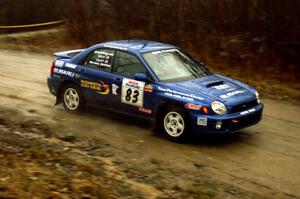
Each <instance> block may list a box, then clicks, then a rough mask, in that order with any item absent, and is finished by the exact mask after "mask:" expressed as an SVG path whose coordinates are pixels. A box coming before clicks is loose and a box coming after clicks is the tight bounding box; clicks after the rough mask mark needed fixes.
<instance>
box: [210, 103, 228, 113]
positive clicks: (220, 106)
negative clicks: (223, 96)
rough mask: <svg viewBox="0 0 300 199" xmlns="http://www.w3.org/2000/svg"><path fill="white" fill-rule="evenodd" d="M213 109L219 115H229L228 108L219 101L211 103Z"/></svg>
mask: <svg viewBox="0 0 300 199" xmlns="http://www.w3.org/2000/svg"><path fill="white" fill-rule="evenodd" d="M211 108H212V110H213V111H214V112H215V113H216V114H218V115H224V114H226V113H227V109H226V106H225V105H224V104H223V103H222V102H219V101H213V102H212V103H211Z"/></svg>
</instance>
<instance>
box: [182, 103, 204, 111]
mask: <svg viewBox="0 0 300 199" xmlns="http://www.w3.org/2000/svg"><path fill="white" fill-rule="evenodd" d="M184 107H185V108H186V109H191V110H197V111H199V110H200V109H201V105H198V104H192V103H187V104H185V105H184Z"/></svg>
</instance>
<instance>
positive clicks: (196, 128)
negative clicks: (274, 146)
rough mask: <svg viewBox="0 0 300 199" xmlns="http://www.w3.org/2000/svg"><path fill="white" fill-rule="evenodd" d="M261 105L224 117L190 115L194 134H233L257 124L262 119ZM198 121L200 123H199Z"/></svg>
mask: <svg viewBox="0 0 300 199" xmlns="http://www.w3.org/2000/svg"><path fill="white" fill-rule="evenodd" d="M263 108H264V106H263V104H258V105H257V106H255V107H253V108H251V109H249V110H246V111H242V112H239V113H233V114H226V115H198V114H193V115H192V122H193V128H192V131H193V132H194V133H233V132H236V131H239V130H241V129H244V128H246V127H249V126H252V125H255V124H257V123H258V122H260V121H261V119H262V113H263ZM199 121H200V122H199Z"/></svg>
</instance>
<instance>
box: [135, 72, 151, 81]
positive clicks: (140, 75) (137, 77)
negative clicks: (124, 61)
mask: <svg viewBox="0 0 300 199" xmlns="http://www.w3.org/2000/svg"><path fill="white" fill-rule="evenodd" d="M134 79H135V80H137V81H142V82H149V78H148V77H147V75H146V74H145V73H136V74H135V75H134Z"/></svg>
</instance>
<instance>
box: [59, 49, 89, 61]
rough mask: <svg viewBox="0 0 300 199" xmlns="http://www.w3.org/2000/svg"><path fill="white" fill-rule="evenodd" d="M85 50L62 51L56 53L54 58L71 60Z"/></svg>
mask: <svg viewBox="0 0 300 199" xmlns="http://www.w3.org/2000/svg"><path fill="white" fill-rule="evenodd" d="M83 50H85V49H77V50H68V51H62V52H57V53H54V56H55V57H57V58H63V59H71V58H72V57H74V56H76V55H77V54H79V53H80V52H81V51H83Z"/></svg>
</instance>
